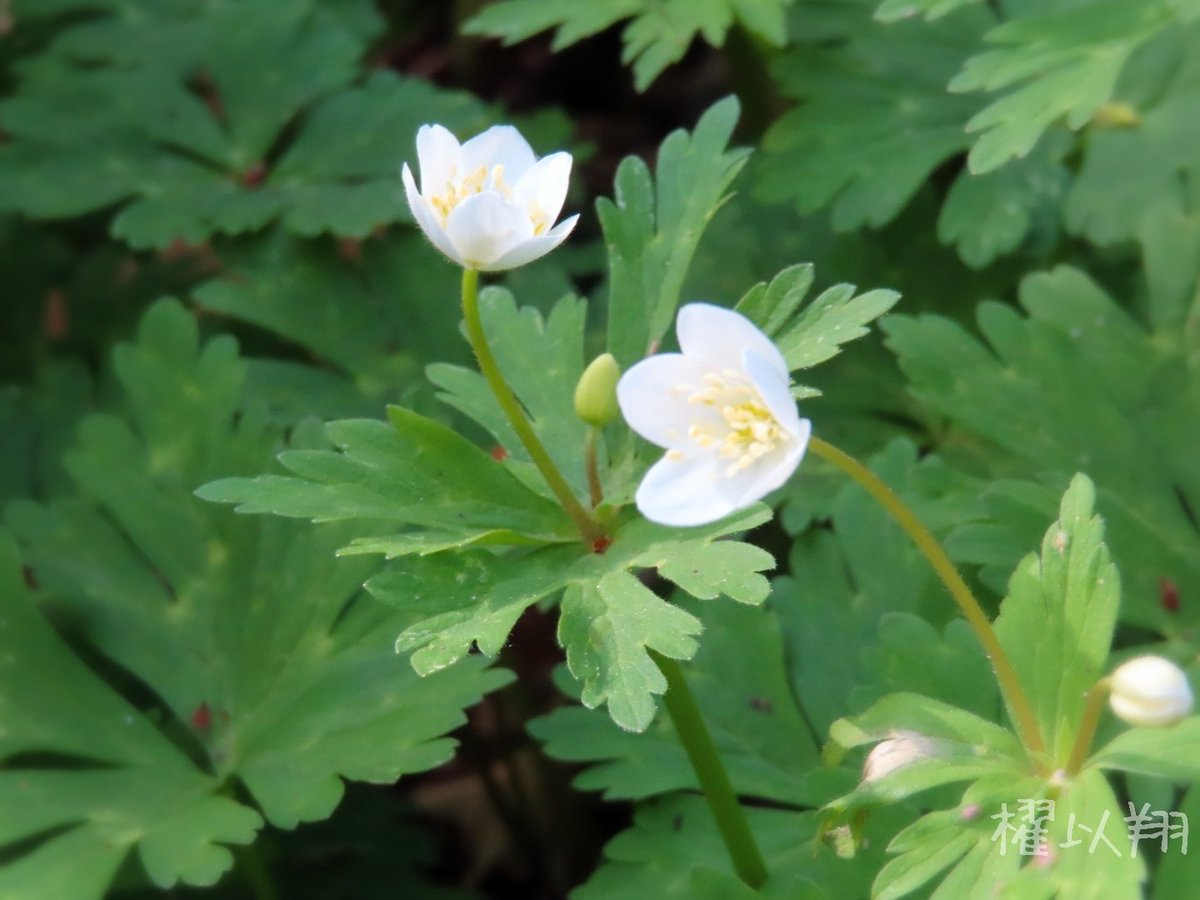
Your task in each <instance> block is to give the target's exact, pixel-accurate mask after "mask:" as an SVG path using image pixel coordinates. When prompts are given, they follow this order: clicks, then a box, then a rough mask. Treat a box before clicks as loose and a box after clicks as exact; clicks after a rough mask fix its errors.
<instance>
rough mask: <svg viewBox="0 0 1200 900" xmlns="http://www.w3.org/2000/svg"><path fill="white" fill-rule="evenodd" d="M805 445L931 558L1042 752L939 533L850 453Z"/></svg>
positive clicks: (1024, 733) (1022, 728)
mask: <svg viewBox="0 0 1200 900" xmlns="http://www.w3.org/2000/svg"><path fill="white" fill-rule="evenodd" d="M808 446H809V449H810V450H812V452H813V453H815V454H817V455H818V456H820V457H822V458H823V459H826V460H828V461H829V462H831V463H833V464H834V465H835V466H837V467H838V468H839V469H841V470H842V471H843V472H845V473H846V474H847V475H849V476H850V477H851V478H853V479H854V480H855V481H857V482H858V483H859V484H860V485H861V486H862V487H863V488H864V489H865V490H866V491H867V493H869V494H870V495H871V496H872V497H874V498H875V499H876V500H877V501H879V503H880V505H882V506H883V508H884V509H886V510H887V511H888V512H889V513H890V514H891V516H892V518H893V519H895V520H896V522H897V523H898V524H899V525H900V527H901V528H903V529H904V530H905V532H907V534H908V536H909V537H910V538H912V541H913V543H914V544H916V545H917V548H918V549H919V550H920V551H921V552H922V553H923V554H924V555H925V558H926V559H927V560H929V564H930V565H931V566H933V570H934V571H935V572H937V575H938V578H940V579H941V580H942V583H943V584H944V585H945V586H946V588H947V589H948V590H949V591H950V595H951V596H952V597H953V598H954V601H955V602H956V603H957V604H958V606H959V609H961V610H962V613H963V615H964V616H965V617H966V620H967V624H968V625H970V626H971V630H972V631H974V632H975V637H976V638H978V639H979V643H980V644H982V645H983V650H984V652H985V653H986V654H987V656H988V659H989V660H991V663H992V669H993V670H994V671H995V673H996V680H997V681H998V682H999V683H1000V691H1001V693H1003V694H1004V699H1005V701H1006V702H1007V703H1008V708H1009V709H1010V710H1011V711H1012V715H1013V719H1014V721H1015V722H1016V725H1017V730H1018V731H1019V732H1020V733H1021V739H1022V741H1023V742H1024V744H1025V746H1026V748H1027V749H1028V750H1029V751H1030V752H1031V753H1039V754H1040V753H1044V752H1045V750H1046V743H1045V741H1044V740H1043V738H1042V731H1041V728H1039V727H1038V722H1037V716H1035V715H1034V713H1033V707H1032V706H1031V705H1030V703H1029V698H1027V697H1026V696H1025V691H1024V690H1022V688H1021V682H1020V679H1018V678H1017V673H1016V670H1015V669H1013V667H1012V663H1011V662H1010V661H1009V659H1008V654H1007V653H1005V652H1004V647H1002V646H1001V645H1000V640H999V638H997V637H996V632H995V631H994V630H993V629H992V623H991V622H990V621H989V620H988V617H987V614H986V613H984V611H983V609H982V607H980V605H979V601H978V600H976V599H975V595H974V594H972V593H971V589H970V588H969V587H967V583H966V582H965V581H963V579H962V576H961V575H959V574H958V569H956V568H955V567H954V563H953V562H951V561H950V557H949V556H947V555H946V551H945V550H943V549H942V545H941V544H939V543H938V541H937V538H935V537H934V536H933V535H932V534H930V532H929V529H927V528H926V527H925V526H924V525H922V524H921V521H920V520H919V519H918V518H917V517H916V515H915V514H914V513H913V511H912V510H911V509H909V508H908V506H907V504H905V503H904V501H903V500H901V499H900V498H899V497H898V496H897V495H896V493H895V492H894V491H893V490H892V489H891V488H890V487H888V486H887V485H886V484H885V483H884V482H883V480H882V479H880V478H879V476H877V475H876V474H875V473H874V472H872V471H871V470H870V469H868V468H867V467H866V466H864V465H863V464H862V463H860V462H859V461H858V460H857V459H855V458H854V457H853V456H851V455H850V454H848V453H846V452H845V451H843V450H839V449H838V448H837V447H835V446H833V445H832V444H830V443H827V442H826V441H823V440H821V439H820V438H818V437H813V438H812V439H810V441H809V443H808Z"/></svg>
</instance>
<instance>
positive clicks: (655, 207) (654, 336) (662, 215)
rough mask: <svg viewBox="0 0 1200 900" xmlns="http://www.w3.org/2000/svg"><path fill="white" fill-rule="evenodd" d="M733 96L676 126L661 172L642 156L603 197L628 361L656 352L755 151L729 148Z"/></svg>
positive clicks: (614, 322)
mask: <svg viewBox="0 0 1200 900" xmlns="http://www.w3.org/2000/svg"><path fill="white" fill-rule="evenodd" d="M737 117H738V102H737V100H736V99H734V98H732V97H730V98H727V99H725V100H722V101H720V102H719V103H717V104H715V105H713V106H712V107H710V108H709V109H708V111H707V112H706V113H705V114H704V115H703V116H701V117H700V121H699V122H697V123H696V128H695V131H694V132H693V133H692V134H691V135H689V134H688V133H687V132H685V131H682V130H681V131H675V132H672V133H671V134H670V135H668V136H667V138H666V140H664V141H663V143H662V146H661V148H660V149H659V153H658V173H657V177H656V178H655V179H653V180H652V179H651V177H650V170H649V169H648V168H647V167H646V164H645V163H644V162H642V161H641V160H640V159H638V158H637V157H627V158H626V159H624V160H623V161H622V162H621V165H620V167H619V168H618V169H617V177H616V181H615V185H614V199H613V200H608V199H606V198H601V199H599V200H597V201H596V212H597V214H598V215H599V217H600V225H601V227H602V228H603V230H604V239H605V241H606V243H607V244H608V255H609V310H608V349H609V351H610V352H611V353H612V354H613V356H615V357H616V358H617V362H619V363H620V364H621V366H622V367H623V368H624V367H628V366H630V365H632V364H633V363H635V362H637V361H638V360H639V359H641V358H642V357H643V356H645V355H646V354H647V353H649V352H651V350H652V348H653V347H655V346H656V345H657V344H658V342H659V341H660V340H661V339H662V336H663V334H664V333H665V332H666V330H667V328H668V326H669V325H670V324H671V321H672V319H673V318H674V316H675V307H676V305H677V304H678V303H679V293H680V290H681V289H682V287H683V279H684V276H685V275H686V274H687V269H688V264H689V263H690V262H691V259H692V255H693V254H694V253H695V252H696V246H697V245H698V244H699V242H700V237H701V235H702V234H703V233H704V228H705V226H707V224H708V222H709V220H710V219H711V218H712V217H713V216H714V215H715V214H716V212H717V210H718V209H719V208H720V206H721V204H722V203H723V202H724V201H725V198H726V193H725V192H726V190H727V188H728V187H729V185H730V183H731V182H732V181H733V179H734V177H735V176H736V175H737V173H738V172H739V171H740V170H741V168H742V166H743V165H744V164H745V162H746V157H747V153H748V151H746V150H736V149H735V150H726V145H727V144H728V143H729V138H730V135H732V134H733V127H734V125H735V123H736V122H737Z"/></svg>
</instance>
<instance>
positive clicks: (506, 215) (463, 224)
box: [446, 191, 533, 270]
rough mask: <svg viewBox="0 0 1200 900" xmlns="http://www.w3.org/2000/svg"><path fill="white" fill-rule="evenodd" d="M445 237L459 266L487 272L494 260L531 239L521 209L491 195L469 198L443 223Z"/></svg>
mask: <svg viewBox="0 0 1200 900" xmlns="http://www.w3.org/2000/svg"><path fill="white" fill-rule="evenodd" d="M446 234H447V235H448V236H449V238H450V241H451V243H452V244H454V249H455V250H456V251H457V253H458V256H459V258H460V259H462V261H463V264H464V265H467V266H470V267H471V268H473V269H480V270H485V269H488V268H489V267H490V266H491V265H492V264H493V263H494V262H496V260H498V259H500V257H502V256H504V254H505V253H508V252H509V251H510V250H512V249H513V248H515V247H517V246H519V245H521V244H523V243H524V242H525V241H527V240H529V239H530V238H532V237H533V224H532V223H531V222H530V221H529V215H528V214H527V213H526V212H525V210H524V208H522V207H521V206H518V205H517V204H516V203H513V202H512V201H511V200H505V199H504V198H503V197H501V196H500V195H499V194H497V193H495V192H494V191H484V192H483V193H482V194H473V195H471V196H470V197H468V198H467V199H466V200H464V201H463V202H462V203H460V204H458V206H456V207H455V208H454V211H453V212H451V213H450V218H449V219H447V221H446Z"/></svg>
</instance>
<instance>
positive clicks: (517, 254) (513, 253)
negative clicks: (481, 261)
mask: <svg viewBox="0 0 1200 900" xmlns="http://www.w3.org/2000/svg"><path fill="white" fill-rule="evenodd" d="M578 221H579V216H578V215H574V216H571V218H569V219H563V220H562V221H561V222H559V223H558V225H557V226H556V227H554V228H552V229H550V231H548V232H547V233H546V234H543V235H540V236H539V237H532V238H530V239H529V240H527V241H525V243H523V244H518V245H517V246H516V247H513V248H512V249H511V250H509V251H508V252H507V253H505V254H504V255H503V256H501V257H500V258H499V259H497V260H496V261H495V262H493V263H492V264H491V265H489V266H487V267H486V268H484V269H483V270H482V271H484V272H501V271H503V270H505V269H515V268H516V267H517V266H523V265H525V263H528V262H533V261H534V260H535V259H537V258H538V257H540V256H545V255H546V254H547V253H549V252H550V251H551V250H553V249H554V248H555V247H557V246H558V245H559V244H561V243H562V242H563V241H565V240H566V239H567V235H569V234H570V233H571V231H572V230H574V228H575V223H576V222H578Z"/></svg>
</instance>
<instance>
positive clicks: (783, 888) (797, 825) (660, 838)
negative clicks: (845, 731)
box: [573, 795, 896, 900]
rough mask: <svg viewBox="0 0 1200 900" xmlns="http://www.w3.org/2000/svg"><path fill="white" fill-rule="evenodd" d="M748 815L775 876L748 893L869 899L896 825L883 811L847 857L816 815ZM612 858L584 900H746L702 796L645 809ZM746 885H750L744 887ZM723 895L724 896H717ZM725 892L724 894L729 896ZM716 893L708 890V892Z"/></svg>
mask: <svg viewBox="0 0 1200 900" xmlns="http://www.w3.org/2000/svg"><path fill="white" fill-rule="evenodd" d="M746 817H747V819H748V820H749V824H750V828H751V830H752V831H753V832H754V836H755V838H756V839H757V841H758V844H759V846H760V848H761V849H762V852H763V856H764V857H765V860H766V864H767V870H768V871H769V872H770V878H769V880H768V882H767V884H766V885H764V886H763V887H762V888H761V889H760V890H759V891H758V892H756V893H753V894H746V895H745V896H747V897H750V896H755V897H768V898H777V900H783V898H803V900H810V898H811V900H817V898H824V897H865V896H867V894H868V893H869V887H870V877H871V873H872V872H873V871H874V869H875V868H876V867H878V865H879V859H878V854H879V852H880V851H879V850H878V849H874V850H873V849H870V848H872V847H874V848H882V846H883V845H884V844H885V843H886V840H887V836H888V835H889V834H890V833H891V830H893V829H894V828H895V827H896V817H895V816H894V815H891V814H889V813H888V812H887V811H883V812H882V813H881V814H880V815H879V816H876V817H874V818H872V820H871V821H870V822H868V823H867V826H866V837H867V848H866V849H865V851H864V852H863V853H860V854H859V855H858V856H856V857H855V858H853V859H842V858H841V857H839V856H837V855H836V854H835V853H834V852H833V851H832V850H830V849H828V848H827V847H825V846H824V845H823V844H822V842H821V839H820V836H819V834H820V822H819V818H818V816H817V815H816V814H814V813H812V812H794V811H790V810H780V809H769V808H762V807H747V808H746ZM604 856H605V861H604V862H603V863H602V864H601V866H600V868H599V869H598V870H597V871H596V872H595V873H593V875H592V876H591V878H589V879H588V881H587V882H585V883H584V884H583V885H582V886H581V887H579V888H577V889H576V890H575V892H574V893H573V896H574V897H577V898H579V900H626V898H627V900H641V898H645V897H672V898H673V897H677V898H681V900H682V898H688V900H692V898H695V897H704V896H711V897H738V898H740V897H742V896H743V893H744V892H743V893H733V891H735V890H738V891H740V890H741V888H738V887H735V885H739V884H740V882H737V881H736V880H735V876H734V875H733V871H732V868H731V866H730V863H729V857H728V853H727V852H726V850H725V847H724V845H723V844H722V842H721V837H720V834H719V833H718V832H717V829H716V826H715V823H714V822H713V818H712V813H711V812H709V810H708V807H707V806H706V805H705V804H704V801H703V799H702V798H700V797H695V796H686V795H685V796H676V797H666V798H662V799H660V800H655V801H652V802H649V803H646V804H643V805H641V806H640V807H639V808H638V810H637V813H636V814H635V817H634V823H633V826H632V827H631V828H629V829H628V830H626V831H624V832H622V833H621V834H618V835H617V836H616V837H615V838H614V839H613V840H612V841H610V842H609V844H608V846H606V847H605V848H604ZM743 887H744V886H743ZM712 891H717V893H712ZM722 891H723V892H722ZM706 892H708V893H706Z"/></svg>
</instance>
